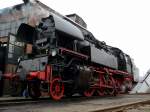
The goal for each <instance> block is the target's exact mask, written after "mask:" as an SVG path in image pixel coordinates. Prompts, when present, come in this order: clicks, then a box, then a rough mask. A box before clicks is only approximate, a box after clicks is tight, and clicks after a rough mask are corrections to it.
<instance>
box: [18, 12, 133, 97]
mask: <svg viewBox="0 0 150 112" xmlns="http://www.w3.org/2000/svg"><path fill="white" fill-rule="evenodd" d="M17 37H18V40H19V41H23V42H25V43H26V47H28V46H30V48H31V52H29V53H27V54H26V55H25V56H24V57H22V58H21V59H20V63H19V66H18V69H17V73H18V74H19V75H20V77H23V80H27V82H28V88H29V94H30V96H32V97H33V98H37V97H39V96H40V95H41V93H42V92H48V93H49V94H50V95H51V97H52V98H53V99H55V100H59V99H60V98H61V97H62V96H64V95H66V96H71V95H73V94H74V93H79V94H82V95H85V96H92V95H93V94H98V95H101V96H102V95H106V94H111V95H116V94H118V93H119V92H122V91H124V92H125V91H129V90H130V89H131V86H132V81H133V76H132V75H131V74H132V73H133V71H132V66H133V65H132V61H131V59H130V56H128V55H126V54H125V53H123V52H122V51H121V50H120V49H118V48H114V47H111V46H108V45H106V43H105V42H101V41H98V40H97V39H96V38H95V37H94V36H93V35H92V33H91V32H89V31H88V30H86V29H84V28H82V27H80V26H79V25H77V24H75V23H73V22H71V21H69V20H67V19H66V18H62V17H59V16H57V15H55V14H51V15H50V16H49V17H47V18H42V20H41V22H40V23H39V25H38V26H36V27H32V26H29V25H27V24H21V26H20V27H19V29H18V33H17ZM23 71H24V72H23ZM23 74H24V75H25V76H21V75H23Z"/></svg>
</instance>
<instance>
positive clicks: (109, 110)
mask: <svg viewBox="0 0 150 112" xmlns="http://www.w3.org/2000/svg"><path fill="white" fill-rule="evenodd" d="M149 98H150V96H149V94H139V95H119V96H116V97H103V98H102V97H91V98H85V97H73V98H71V99H67V98H65V99H63V100H61V101H59V102H56V101H53V100H50V99H45V100H44V99H41V101H40V100H38V101H32V100H30V101H29V100H28V102H27V100H26V102H24V103H23V101H22V100H20V101H22V102H21V104H19V99H20V98H18V99H17V100H18V101H17V100H16V101H17V102H18V103H16V104H15V102H16V101H13V100H14V99H15V98H12V100H11V98H10V99H9V100H8V98H6V99H5V98H3V99H1V101H0V112H10V111H11V112H20V111H22V112H128V110H131V109H137V108H140V106H145V105H147V104H149V102H150V99H149ZM21 99H22V98H21ZM4 100H7V102H8V104H9V105H10V106H9V107H8V105H7V104H5V105H3V106H2V105H1V104H2V102H3V101H4ZM11 102H13V103H11ZM31 107H32V108H31ZM131 112H132V111H131ZM136 112H137V110H136Z"/></svg>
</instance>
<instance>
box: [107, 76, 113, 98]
mask: <svg viewBox="0 0 150 112" xmlns="http://www.w3.org/2000/svg"><path fill="white" fill-rule="evenodd" d="M108 83H109V85H110V86H112V87H113V88H108V89H107V92H108V94H109V95H114V93H115V80H114V79H113V77H112V76H110V78H109V81H108Z"/></svg>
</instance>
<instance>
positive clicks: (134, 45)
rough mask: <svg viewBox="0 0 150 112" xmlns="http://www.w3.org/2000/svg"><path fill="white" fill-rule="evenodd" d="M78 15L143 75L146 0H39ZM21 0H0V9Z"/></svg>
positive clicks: (148, 32) (148, 59) (148, 63)
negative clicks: (129, 59)
mask: <svg viewBox="0 0 150 112" xmlns="http://www.w3.org/2000/svg"><path fill="white" fill-rule="evenodd" d="M40 1H41V2H43V3H44V4H46V5H48V6H50V7H51V8H53V9H54V10H56V11H58V12H60V13H61V14H63V15H66V14H71V13H76V14H78V15H79V16H81V17H82V18H83V19H84V20H85V22H86V23H87V25H88V30H90V31H91V32H92V33H93V34H94V36H95V37H96V38H98V39H99V40H100V41H105V42H106V43H107V44H108V45H111V46H115V47H119V48H120V49H122V50H123V51H124V52H126V53H127V54H129V55H130V56H131V57H132V58H133V59H134V61H135V63H136V65H137V66H138V67H139V68H140V75H141V76H143V75H144V74H145V73H146V71H147V70H148V69H149V68H150V50H149V48H150V45H149V44H150V41H149V40H150V0H40ZM18 3H22V0H7V1H6V0H0V9H2V8H4V7H8V6H13V5H15V4H18Z"/></svg>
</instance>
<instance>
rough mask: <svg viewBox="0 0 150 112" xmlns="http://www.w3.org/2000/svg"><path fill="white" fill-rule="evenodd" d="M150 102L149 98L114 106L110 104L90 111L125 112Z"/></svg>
mask: <svg viewBox="0 0 150 112" xmlns="http://www.w3.org/2000/svg"><path fill="white" fill-rule="evenodd" d="M145 104H150V99H148V100H144V101H137V102H131V103H126V104H121V105H116V106H110V107H106V108H103V109H98V110H94V111H91V112H126V111H125V110H129V109H134V108H136V107H138V106H141V105H145Z"/></svg>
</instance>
